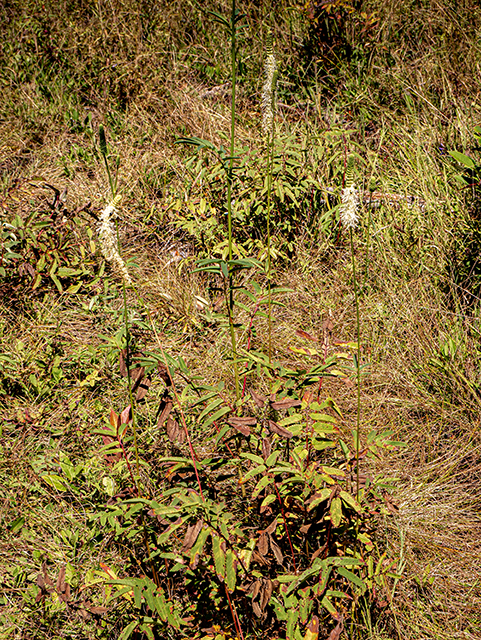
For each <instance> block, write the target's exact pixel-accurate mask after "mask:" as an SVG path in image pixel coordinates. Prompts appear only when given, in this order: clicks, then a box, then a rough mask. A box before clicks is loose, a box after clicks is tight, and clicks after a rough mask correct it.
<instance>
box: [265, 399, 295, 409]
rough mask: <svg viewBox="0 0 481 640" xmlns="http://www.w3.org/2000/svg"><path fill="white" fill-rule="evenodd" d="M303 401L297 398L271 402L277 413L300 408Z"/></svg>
mask: <svg viewBox="0 0 481 640" xmlns="http://www.w3.org/2000/svg"><path fill="white" fill-rule="evenodd" d="M300 406H301V401H300V400H297V399H296V398H283V399H282V400H279V401H275V402H271V407H272V408H273V409H275V410H276V411H279V410H281V409H290V408H291V407H300Z"/></svg>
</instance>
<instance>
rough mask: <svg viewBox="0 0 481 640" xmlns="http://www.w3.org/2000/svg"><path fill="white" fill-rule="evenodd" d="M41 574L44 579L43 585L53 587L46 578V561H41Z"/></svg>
mask: <svg viewBox="0 0 481 640" xmlns="http://www.w3.org/2000/svg"><path fill="white" fill-rule="evenodd" d="M42 572H43V577H44V580H45V584H46V585H47V586H48V587H53V582H52V581H51V580H50V578H49V577H48V573H47V563H46V561H45V560H44V561H43V564H42Z"/></svg>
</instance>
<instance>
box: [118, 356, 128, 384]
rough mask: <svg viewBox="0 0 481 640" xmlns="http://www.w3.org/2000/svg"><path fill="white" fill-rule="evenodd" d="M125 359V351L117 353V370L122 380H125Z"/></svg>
mask: <svg viewBox="0 0 481 640" xmlns="http://www.w3.org/2000/svg"><path fill="white" fill-rule="evenodd" d="M126 358H127V349H122V351H121V352H120V353H119V369H120V375H121V376H122V377H123V378H126V377H127V373H128V372H127V362H126Z"/></svg>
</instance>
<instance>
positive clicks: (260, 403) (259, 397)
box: [251, 389, 267, 409]
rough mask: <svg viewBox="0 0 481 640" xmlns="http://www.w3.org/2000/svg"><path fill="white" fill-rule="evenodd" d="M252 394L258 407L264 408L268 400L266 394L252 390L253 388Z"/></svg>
mask: <svg viewBox="0 0 481 640" xmlns="http://www.w3.org/2000/svg"><path fill="white" fill-rule="evenodd" d="M251 396H252V399H253V400H254V402H255V404H256V406H257V408H258V409H262V407H263V406H264V405H265V403H266V402H267V398H266V397H265V396H263V395H262V394H260V393H256V392H255V391H252V389H251Z"/></svg>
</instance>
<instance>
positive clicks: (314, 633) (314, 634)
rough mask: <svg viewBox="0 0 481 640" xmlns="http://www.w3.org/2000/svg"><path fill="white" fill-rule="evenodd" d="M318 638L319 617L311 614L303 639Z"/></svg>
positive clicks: (314, 639) (311, 639)
mask: <svg viewBox="0 0 481 640" xmlns="http://www.w3.org/2000/svg"><path fill="white" fill-rule="evenodd" d="M318 638H319V618H318V617H317V616H312V619H311V621H310V622H309V624H308V625H307V629H306V637H305V640H317V639H318Z"/></svg>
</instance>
